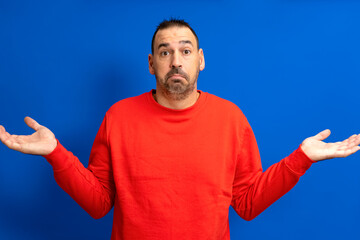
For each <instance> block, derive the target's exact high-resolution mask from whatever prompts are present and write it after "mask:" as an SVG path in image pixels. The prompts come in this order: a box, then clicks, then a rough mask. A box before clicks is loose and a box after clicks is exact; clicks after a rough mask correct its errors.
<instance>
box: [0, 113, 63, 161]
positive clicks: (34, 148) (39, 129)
mask: <svg viewBox="0 0 360 240" xmlns="http://www.w3.org/2000/svg"><path fill="white" fill-rule="evenodd" d="M24 121H25V123H26V124H27V125H28V126H29V127H31V128H32V129H34V130H35V131H36V132H34V133H33V134H31V135H11V134H10V133H8V132H6V130H5V128H4V127H3V126H1V125H0V140H1V141H2V142H3V143H4V144H5V145H6V146H7V147H8V148H10V149H13V150H16V151H19V152H22V153H27V154H35V155H47V154H49V153H51V152H52V151H53V150H54V149H55V147H56V145H57V141H56V138H55V135H54V134H53V133H52V132H51V131H50V130H49V129H48V128H46V127H44V126H41V125H40V124H38V123H37V122H36V121H35V120H34V119H32V118H30V117H26V118H25V119H24Z"/></svg>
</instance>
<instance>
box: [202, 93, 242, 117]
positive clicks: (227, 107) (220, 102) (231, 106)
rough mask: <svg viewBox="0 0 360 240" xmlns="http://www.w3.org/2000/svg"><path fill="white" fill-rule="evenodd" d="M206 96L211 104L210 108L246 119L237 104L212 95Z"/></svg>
mask: <svg viewBox="0 0 360 240" xmlns="http://www.w3.org/2000/svg"><path fill="white" fill-rule="evenodd" d="M205 94H206V95H207V102H208V104H209V107H211V108H213V109H215V110H216V111H218V112H223V113H224V112H225V113H229V114H234V115H239V116H241V117H244V114H243V112H242V111H241V109H240V108H239V107H238V106H237V105H236V104H235V103H233V102H231V101H229V100H226V99H224V98H221V97H218V96H216V95H214V94H211V93H205Z"/></svg>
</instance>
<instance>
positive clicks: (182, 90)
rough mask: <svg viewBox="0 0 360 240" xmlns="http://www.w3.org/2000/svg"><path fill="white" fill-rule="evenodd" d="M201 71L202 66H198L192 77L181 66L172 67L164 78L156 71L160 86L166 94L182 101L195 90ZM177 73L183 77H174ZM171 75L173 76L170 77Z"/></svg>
mask: <svg viewBox="0 0 360 240" xmlns="http://www.w3.org/2000/svg"><path fill="white" fill-rule="evenodd" d="M199 71H200V66H198V68H197V70H196V74H195V75H194V77H193V78H192V79H191V78H190V77H189V75H188V74H187V73H185V72H184V71H183V70H182V69H181V68H172V69H171V70H170V71H169V72H168V73H167V74H166V75H165V77H164V78H161V77H159V75H158V74H157V73H156V72H155V78H156V82H157V84H158V86H159V87H160V88H161V89H159V90H160V91H162V92H163V94H164V95H166V96H168V97H170V98H172V99H174V100H177V101H180V100H184V99H186V98H187V97H188V96H189V95H190V94H191V93H192V92H193V91H194V89H195V87H196V84H197V79H198V76H199ZM175 74H176V75H180V76H181V77H180V76H179V78H176V77H173V75H175ZM171 77H173V78H172V79H170V78H171Z"/></svg>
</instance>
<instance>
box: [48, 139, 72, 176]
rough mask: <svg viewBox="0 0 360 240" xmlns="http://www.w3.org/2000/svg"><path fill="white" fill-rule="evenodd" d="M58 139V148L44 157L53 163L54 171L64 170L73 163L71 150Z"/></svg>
mask: <svg viewBox="0 0 360 240" xmlns="http://www.w3.org/2000/svg"><path fill="white" fill-rule="evenodd" d="M56 141H57V146H56V148H55V149H54V150H53V151H52V152H51V153H49V154H48V155H44V156H43V157H44V158H45V159H46V160H47V161H48V162H49V163H50V164H51V166H52V167H53V170H54V171H62V170H64V169H67V168H69V167H70V166H71V165H72V163H71V155H72V154H71V152H69V151H67V150H66V148H65V147H64V146H63V145H61V144H60V142H59V140H57V139H56Z"/></svg>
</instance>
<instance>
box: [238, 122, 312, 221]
mask: <svg viewBox="0 0 360 240" xmlns="http://www.w3.org/2000/svg"><path fill="white" fill-rule="evenodd" d="M242 141H243V142H242V147H241V150H240V154H239V155H238V159H237V165H236V173H235V179H234V184H233V198H232V202H231V206H232V207H233V208H234V210H235V211H236V212H237V213H238V214H239V215H240V216H241V217H242V218H243V219H245V220H248V221H250V220H252V219H254V218H255V217H256V216H257V215H259V214H260V213H261V212H262V211H264V210H265V209H266V208H267V207H269V206H270V205H271V204H272V203H274V202H275V201H276V200H278V199H279V198H280V197H282V196H283V195H284V194H285V193H287V192H288V191H289V190H290V189H291V188H292V187H294V186H295V184H296V183H297V182H298V180H299V178H300V177H301V176H302V175H303V174H304V173H305V171H306V170H307V169H308V168H310V166H311V164H312V163H313V162H314V161H312V160H311V159H310V158H308V157H307V156H306V155H305V153H304V152H303V151H302V150H301V148H300V147H299V148H298V149H297V150H295V151H294V152H293V153H292V154H290V155H289V156H288V157H286V158H284V159H283V160H281V161H280V162H278V163H275V164H273V165H272V166H270V167H269V168H268V169H267V170H266V171H265V172H263V170H262V167H261V161H260V154H259V150H258V146H257V143H256V140H255V136H254V134H253V132H252V130H251V128H250V126H249V125H248V126H247V127H246V128H245V130H244V133H243V138H242Z"/></svg>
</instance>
